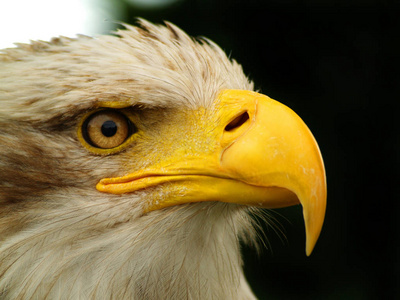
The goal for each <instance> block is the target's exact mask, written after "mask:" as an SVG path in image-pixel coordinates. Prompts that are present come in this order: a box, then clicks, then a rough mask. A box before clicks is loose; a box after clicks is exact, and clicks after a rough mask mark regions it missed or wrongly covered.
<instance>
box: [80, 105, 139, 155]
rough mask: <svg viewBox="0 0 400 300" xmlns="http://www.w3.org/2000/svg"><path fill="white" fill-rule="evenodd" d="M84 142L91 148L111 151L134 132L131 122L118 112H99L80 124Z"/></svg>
mask: <svg viewBox="0 0 400 300" xmlns="http://www.w3.org/2000/svg"><path fill="white" fill-rule="evenodd" d="M81 130H82V131H81V132H82V136H83V138H84V140H85V141H86V142H87V143H88V144H89V145H90V146H92V147H95V148H99V149H113V148H116V147H119V146H121V145H122V144H123V143H124V142H125V141H126V140H127V139H128V138H129V137H130V136H131V135H132V134H133V133H134V132H135V131H136V129H135V127H134V126H133V124H132V122H131V121H130V120H129V118H128V117H126V116H125V115H124V114H123V113H122V112H120V111H118V110H111V109H108V110H100V111H97V112H95V113H93V114H91V115H90V116H89V117H88V118H87V119H86V120H85V121H84V122H83V124H82V128H81Z"/></svg>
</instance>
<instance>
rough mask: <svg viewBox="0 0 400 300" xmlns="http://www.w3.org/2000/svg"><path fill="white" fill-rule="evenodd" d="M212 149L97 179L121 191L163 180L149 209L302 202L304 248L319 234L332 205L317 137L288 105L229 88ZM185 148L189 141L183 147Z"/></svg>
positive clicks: (220, 104)
mask: <svg viewBox="0 0 400 300" xmlns="http://www.w3.org/2000/svg"><path fill="white" fill-rule="evenodd" d="M216 103H217V104H216V107H217V110H216V120H218V121H217V124H216V125H215V126H214V129H213V131H212V133H207V135H208V136H211V137H212V139H213V140H214V141H215V145H216V147H214V148H213V149H214V150H213V151H212V152H211V153H210V151H207V152H206V151H205V153H204V154H203V155H202V154H199V155H196V156H193V157H192V158H190V159H187V158H186V159H185V161H182V160H181V159H180V157H181V155H180V154H181V151H179V152H180V153H177V154H176V156H175V157H170V158H169V159H168V160H166V161H165V162H164V163H162V164H157V165H154V166H152V167H151V168H149V169H146V170H141V171H139V172H134V173H131V174H129V175H126V176H123V177H117V178H105V179H102V180H101V181H100V182H99V183H98V184H97V189H98V190H99V191H101V192H107V193H113V194H122V193H132V192H135V191H137V190H141V189H146V188H149V187H153V186H160V185H162V186H164V187H165V190H166V191H167V192H166V193H165V195H168V196H159V197H158V198H157V197H155V198H154V199H151V200H150V201H149V202H148V203H146V205H145V206H144V211H145V212H150V211H153V210H157V209H161V208H165V207H168V206H173V205H179V204H183V203H191V202H200V201H221V202H228V203H237V204H244V205H251V206H259V207H265V208H277V207H285V206H290V205H296V204H299V203H300V204H301V205H302V206H303V215H304V222H305V228H306V236H307V241H306V253H307V255H310V254H311V252H312V250H313V248H314V246H315V243H316V242H317V239H318V237H319V234H320V231H321V228H322V224H323V221H324V217H325V209H326V178H325V170H324V164H323V161H322V157H321V153H320V151H319V148H318V145H317V143H316V141H315V139H314V137H313V135H312V134H311V132H310V130H309V129H308V128H307V126H306V125H305V124H304V122H303V121H302V120H301V119H300V117H298V116H297V115H296V114H295V113H294V112H293V111H292V110H291V109H290V108H288V107H286V106H285V105H283V104H281V103H279V102H277V101H275V100H272V99H270V98H269V97H267V96H265V95H262V94H259V93H255V92H250V91H243V90H224V91H222V92H221V93H220V94H219V96H218V99H217V102H216ZM182 151H183V152H184V151H185V149H182Z"/></svg>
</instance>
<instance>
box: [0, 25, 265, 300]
mask: <svg viewBox="0 0 400 300" xmlns="http://www.w3.org/2000/svg"><path fill="white" fill-rule="evenodd" d="M140 23H141V26H140V27H133V26H128V25H127V26H126V30H121V31H118V33H117V36H100V37H97V38H88V37H85V36H80V37H78V38H77V39H69V38H63V37H62V38H55V39H54V40H52V41H51V42H50V43H46V42H33V43H32V44H30V45H18V48H15V49H7V50H3V53H2V54H1V55H0V126H1V128H2V130H1V131H0V172H1V173H0V205H1V210H0V295H1V297H0V298H1V299H254V298H255V297H254V296H253V294H252V292H251V290H250V288H249V287H248V285H247V283H246V280H245V279H244V276H243V271H242V260H241V256H240V249H239V248H240V246H239V239H242V240H244V241H247V242H251V241H254V240H255V230H254V228H253V226H252V220H251V217H250V216H249V212H252V213H257V211H258V209H256V208H248V207H246V206H243V205H239V204H231V203H221V202H199V203H188V204H182V205H175V206H171V207H168V208H165V209H157V210H154V211H151V212H150V213H145V214H144V213H143V201H144V199H163V198H165V197H168V196H169V195H168V193H171V191H170V190H168V189H165V188H164V185H161V186H155V187H150V188H146V189H141V190H138V191H136V192H134V193H123V194H118V195H115V194H110V193H101V192H99V191H98V190H96V188H95V186H96V184H97V183H98V182H99V180H100V179H102V178H106V177H115V176H123V175H126V174H128V173H131V172H137V171H139V170H142V169H146V168H148V167H149V166H152V165H157V164H159V163H161V162H162V161H165V160H166V159H167V158H168V157H170V156H171V155H173V154H174V153H179V155H180V158H181V160H182V161H185V160H187V161H190V159H191V158H192V157H194V156H196V153H198V151H203V152H204V151H205V152H207V153H208V152H210V153H211V152H212V151H214V150H215V147H214V146H212V143H211V142H210V138H208V137H207V138H204V132H207V131H212V130H214V127H215V124H214V121H215V119H214V117H213V116H214V113H215V111H216V109H217V107H216V104H215V102H214V99H215V98H216V97H217V95H218V93H219V92H220V91H221V90H224V89H240V90H252V89H253V84H252V83H251V82H250V81H249V80H248V79H247V78H246V76H245V75H244V74H243V72H242V69H241V67H240V66H239V65H238V64H237V63H236V62H235V61H231V60H229V59H228V58H227V57H226V55H225V54H224V52H223V51H222V50H221V49H220V48H219V47H218V46H216V45H215V44H214V43H212V42H210V41H208V40H200V41H195V40H193V39H191V38H190V37H188V36H187V35H186V34H185V33H184V32H182V31H181V30H180V29H178V28H177V27H175V26H174V25H172V24H169V23H167V26H165V27H164V26H156V25H153V24H150V23H148V22H146V21H143V20H142V21H140ZM115 103H118V104H117V105H116V104H115ZM110 106H111V107H113V108H115V107H116V106H118V108H119V106H123V107H124V109H129V114H130V115H132V118H133V120H135V121H134V123H135V124H134V125H135V126H136V129H137V133H135V136H134V139H133V140H132V142H131V144H130V145H129V146H127V148H124V149H123V150H122V151H120V152H118V153H116V154H113V155H104V153H103V154H98V153H93V152H91V151H88V149H86V148H85V147H83V146H82V141H80V140H79V137H78V136H77V133H76V128H77V126H79V124H80V120H81V119H82V118H83V116H85V115H86V114H87V113H88V112H90V111H92V110H96V109H97V108H100V107H110ZM193 114H196V118H195V121H193ZM189 142H190V148H187V149H189V150H185V151H184V152H183V151H182V150H181V148H182V147H183V145H186V144H188V143H189ZM89 150H90V149H89ZM180 192H181V193H184V192H185V191H184V190H178V193H180Z"/></svg>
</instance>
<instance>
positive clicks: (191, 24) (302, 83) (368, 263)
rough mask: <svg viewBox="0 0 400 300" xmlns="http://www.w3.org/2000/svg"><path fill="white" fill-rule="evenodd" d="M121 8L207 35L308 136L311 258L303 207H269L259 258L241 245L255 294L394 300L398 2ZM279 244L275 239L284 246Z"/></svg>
mask: <svg viewBox="0 0 400 300" xmlns="http://www.w3.org/2000/svg"><path fill="white" fill-rule="evenodd" d="M117 2H119V4H121V3H122V4H123V5H124V7H125V12H126V15H125V17H123V19H122V21H125V22H128V23H134V22H135V17H138V16H139V17H143V18H146V19H148V20H150V21H152V22H157V23H159V22H162V21H163V20H168V21H171V22H173V23H175V24H176V25H178V26H179V27H181V28H182V29H184V30H185V31H186V32H187V33H189V34H190V35H192V36H206V37H208V38H210V39H211V40H213V41H215V42H216V43H217V44H219V45H220V46H221V47H222V48H223V49H224V50H225V51H226V52H227V53H228V54H230V55H231V57H232V58H235V59H236V60H237V61H238V62H239V63H241V64H242V65H243V67H244V70H245V72H246V74H248V75H249V76H250V78H252V79H253V80H254V81H255V83H256V87H257V88H258V89H260V90H261V92H262V93H264V94H267V95H268V96H270V97H272V98H274V99H277V100H279V101H281V102H283V103H285V104H286V105H288V106H290V107H291V108H292V109H293V110H294V111H296V112H297V113H298V114H299V115H300V116H301V117H302V118H303V120H304V121H305V122H306V124H307V125H308V126H309V127H310V129H311V131H312V132H313V134H314V136H315V138H316V139H317V141H318V143H319V146H320V149H321V152H322V155H323V157H324V161H325V167H326V172H327V179H328V207H327V214H326V219H325V224H324V227H323V230H322V233H321V237H320V239H319V241H318V243H317V246H316V248H315V250H314V252H313V254H312V255H311V256H310V257H306V255H305V250H304V248H305V234H304V225H303V219H302V213H301V208H300V207H294V208H288V209H282V210H279V211H278V214H274V215H275V217H276V218H277V220H278V221H279V223H280V224H281V225H282V227H283V228H284V231H285V236H286V239H284V238H283V239H282V235H278V234H276V233H275V232H274V230H272V229H271V228H267V227H266V228H265V231H266V235H267V236H268V240H269V245H268V243H267V246H268V249H264V250H263V251H262V255H261V256H258V255H257V253H256V252H255V251H254V250H252V249H248V248H246V247H245V248H244V253H245V271H246V275H247V277H248V279H249V281H250V282H251V285H252V288H253V289H254V292H255V293H256V294H257V296H258V297H259V298H260V299H266V298H268V299H379V298H384V299H395V298H397V299H400V293H399V290H398V288H399V286H398V284H399V279H400V278H399V275H398V273H399V271H400V265H399V245H398V240H399V239H398V234H399V230H398V229H399V221H398V220H397V218H396V217H397V211H398V209H399V202H398V200H399V199H398V196H397V195H398V192H399V189H398V179H399V177H398V176H397V170H398V163H399V154H398V153H399V150H398V148H399V134H398V129H397V128H398V127H397V126H396V125H397V120H395V115H396V114H397V113H398V111H396V107H395V106H396V104H397V102H398V98H399V94H398V85H399V72H398V67H399V64H398V56H399V53H400V47H399V41H400V34H399V32H400V31H399V30H398V29H399V26H398V23H399V21H398V18H400V3H399V2H398V1H397V2H393V3H392V2H389V1H372V0H369V1H368V0H366V1H361V0H360V1H351V0H349V1H344V0H343V1H334V0H332V1H317V0H309V1H306V0H303V1H300V0H299V1H295V0H284V1H278V0H271V1H268V0H266V1H262V0H219V1H212V0H186V1H185V0H181V1H177V2H175V3H174V4H172V5H166V6H164V7H159V8H153V9H144V8H143V7H141V6H139V5H136V6H135V5H132V4H128V3H127V2H125V3H124V1H123V0H120V1H117ZM282 240H283V241H282Z"/></svg>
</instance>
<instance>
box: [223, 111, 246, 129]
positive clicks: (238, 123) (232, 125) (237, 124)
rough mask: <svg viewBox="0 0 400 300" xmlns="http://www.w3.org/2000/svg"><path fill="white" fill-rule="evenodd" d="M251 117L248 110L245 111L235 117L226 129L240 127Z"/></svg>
mask: <svg viewBox="0 0 400 300" xmlns="http://www.w3.org/2000/svg"><path fill="white" fill-rule="evenodd" d="M249 119H250V117H249V114H248V113H247V111H245V112H244V113H242V114H240V115H239V116H237V117H236V118H234V119H233V120H232V121H231V122H230V123H229V124H228V125H226V127H225V131H231V130H233V129H235V128H238V127H240V126H242V125H243V124H244V123H246V122H247V120H249Z"/></svg>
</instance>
